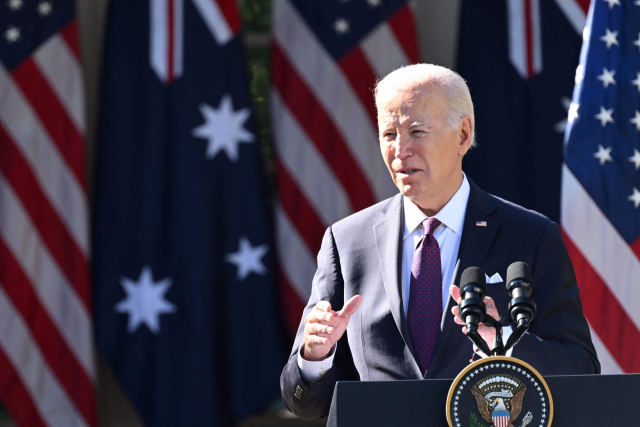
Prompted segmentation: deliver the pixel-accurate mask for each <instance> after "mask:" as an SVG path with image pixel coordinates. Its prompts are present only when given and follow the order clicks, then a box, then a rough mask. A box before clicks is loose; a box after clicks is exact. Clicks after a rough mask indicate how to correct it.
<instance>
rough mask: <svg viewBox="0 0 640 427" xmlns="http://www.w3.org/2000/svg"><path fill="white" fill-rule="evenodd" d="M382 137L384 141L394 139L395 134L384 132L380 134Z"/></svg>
mask: <svg viewBox="0 0 640 427" xmlns="http://www.w3.org/2000/svg"><path fill="white" fill-rule="evenodd" d="M382 137H383V138H384V139H395V137H396V133H395V132H384V133H383V134H382Z"/></svg>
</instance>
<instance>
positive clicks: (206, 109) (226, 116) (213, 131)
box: [191, 95, 255, 162]
mask: <svg viewBox="0 0 640 427" xmlns="http://www.w3.org/2000/svg"><path fill="white" fill-rule="evenodd" d="M200 113H201V114H202V116H203V117H204V123H203V124H201V125H200V126H198V127H197V128H195V129H193V131H192V132H191V135H193V136H195V137H197V138H204V139H206V140H208V141H209V145H208V146H207V158H208V159H213V158H214V157H215V156H216V155H217V154H218V153H219V152H220V151H222V150H224V152H225V153H226V154H227V157H228V158H229V160H231V161H232V162H237V161H238V145H239V144H240V143H242V142H244V143H251V142H254V140H255V135H253V134H252V133H251V132H249V131H248V130H246V129H245V128H244V124H245V122H246V121H247V118H249V114H251V113H250V112H249V109H248V108H243V109H242V110H238V111H234V110H233V103H232V101H231V96H229V95H224V96H223V97H222V100H221V101H220V106H219V107H218V109H217V110H216V109H215V108H213V107H211V106H210V105H207V104H204V103H203V104H200Z"/></svg>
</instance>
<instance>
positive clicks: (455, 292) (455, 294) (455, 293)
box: [449, 285, 460, 302]
mask: <svg viewBox="0 0 640 427" xmlns="http://www.w3.org/2000/svg"><path fill="white" fill-rule="evenodd" d="M449 293H450V294H451V298H453V300H454V301H455V302H458V300H459V299H460V288H459V287H457V286H456V285H451V287H450V288H449Z"/></svg>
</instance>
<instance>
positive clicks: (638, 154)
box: [629, 148, 640, 170]
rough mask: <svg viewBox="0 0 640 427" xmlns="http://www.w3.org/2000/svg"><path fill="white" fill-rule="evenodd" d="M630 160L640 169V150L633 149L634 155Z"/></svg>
mask: <svg viewBox="0 0 640 427" xmlns="http://www.w3.org/2000/svg"><path fill="white" fill-rule="evenodd" d="M629 161H630V162H632V163H633V164H634V165H636V170H638V169H640V151H638V150H637V149H636V148H634V149H633V156H631V157H629Z"/></svg>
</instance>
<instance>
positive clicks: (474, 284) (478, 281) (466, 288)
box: [460, 267, 487, 332]
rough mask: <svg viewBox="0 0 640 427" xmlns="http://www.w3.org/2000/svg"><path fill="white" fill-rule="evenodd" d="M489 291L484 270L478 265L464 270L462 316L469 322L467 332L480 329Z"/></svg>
mask: <svg viewBox="0 0 640 427" xmlns="http://www.w3.org/2000/svg"><path fill="white" fill-rule="evenodd" d="M486 293H487V282H486V279H485V275H484V271H482V269H481V268H478V267H469V268H467V269H466V270H464V271H463V272H462V277H461V278H460V297H461V298H462V301H461V302H460V318H461V319H462V320H463V321H464V322H465V323H466V324H467V332H475V331H477V330H478V323H480V322H481V321H482V319H483V318H484V316H485V315H486V313H487V307H486V306H485V305H484V297H485V295H486Z"/></svg>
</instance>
